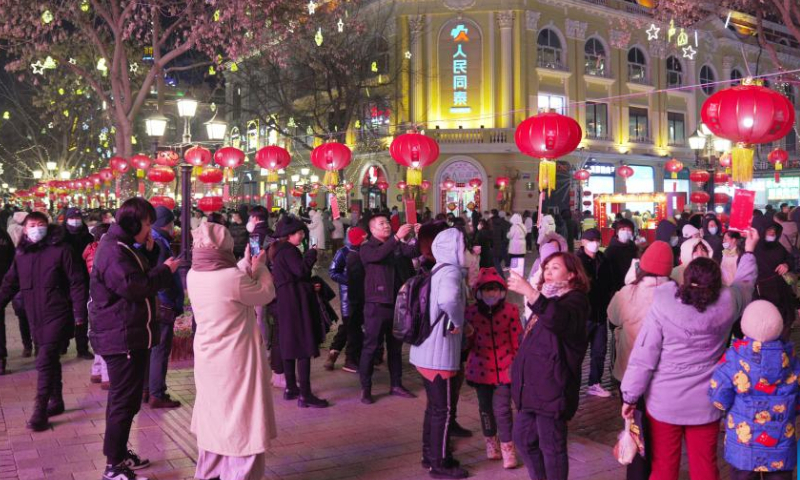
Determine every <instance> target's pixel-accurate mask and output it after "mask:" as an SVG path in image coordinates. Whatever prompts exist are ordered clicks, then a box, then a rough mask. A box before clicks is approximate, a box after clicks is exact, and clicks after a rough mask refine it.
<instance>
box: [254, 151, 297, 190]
mask: <svg viewBox="0 0 800 480" xmlns="http://www.w3.org/2000/svg"><path fill="white" fill-rule="evenodd" d="M291 161H292V156H291V155H289V151H288V150H286V149H285V148H283V147H279V146H277V145H269V146H266V147H262V148H260V149H258V151H257V152H256V163H257V164H258V166H259V167H261V168H264V169H266V170H267V181H268V182H270V183H275V182H277V181H278V170H281V169H284V168H286V167H288V166H289V163H290V162H291Z"/></svg>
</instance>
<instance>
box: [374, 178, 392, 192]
mask: <svg viewBox="0 0 800 480" xmlns="http://www.w3.org/2000/svg"><path fill="white" fill-rule="evenodd" d="M375 186H376V187H378V189H379V190H380V191H381V192H385V191H386V190H388V189H389V182H387V181H385V180H380V181H379V182H378V183H376V184H375Z"/></svg>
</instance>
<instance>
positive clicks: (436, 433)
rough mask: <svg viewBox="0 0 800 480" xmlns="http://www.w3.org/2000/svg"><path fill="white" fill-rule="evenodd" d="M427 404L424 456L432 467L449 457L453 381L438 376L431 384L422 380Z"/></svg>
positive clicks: (424, 427)
mask: <svg viewBox="0 0 800 480" xmlns="http://www.w3.org/2000/svg"><path fill="white" fill-rule="evenodd" d="M422 383H423V384H424V386H425V394H426V396H427V400H428V401H427V403H426V406H425V420H424V421H423V424H422V456H423V457H424V458H426V459H428V460H429V461H430V462H431V464H432V465H437V463H438V464H440V463H441V462H442V461H443V460H444V459H445V458H447V457H449V451H450V450H449V446H448V427H449V426H450V421H451V420H452V410H451V408H450V405H451V403H452V400H451V398H452V395H453V379H452V378H448V379H443V378H442V377H441V376H439V375H437V376H436V378H435V379H434V380H433V381H432V382H431V381H430V380H428V379H427V378H424V377H423V379H422Z"/></svg>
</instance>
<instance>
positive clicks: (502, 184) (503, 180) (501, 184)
mask: <svg viewBox="0 0 800 480" xmlns="http://www.w3.org/2000/svg"><path fill="white" fill-rule="evenodd" d="M509 183H510V180H509V178H508V177H497V179H496V180H495V181H494V184H495V185H496V186H497V187H498V188H499V189H500V190H503V189H504V188H506V187H507V186H508V184H509Z"/></svg>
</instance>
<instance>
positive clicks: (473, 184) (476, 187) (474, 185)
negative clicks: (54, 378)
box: [469, 178, 483, 191]
mask: <svg viewBox="0 0 800 480" xmlns="http://www.w3.org/2000/svg"><path fill="white" fill-rule="evenodd" d="M481 185H483V181H481V179H480V178H473V179H472V180H470V181H469V186H470V187H471V188H473V189H474V190H475V191H478V190H479V189H480V188H481Z"/></svg>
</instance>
